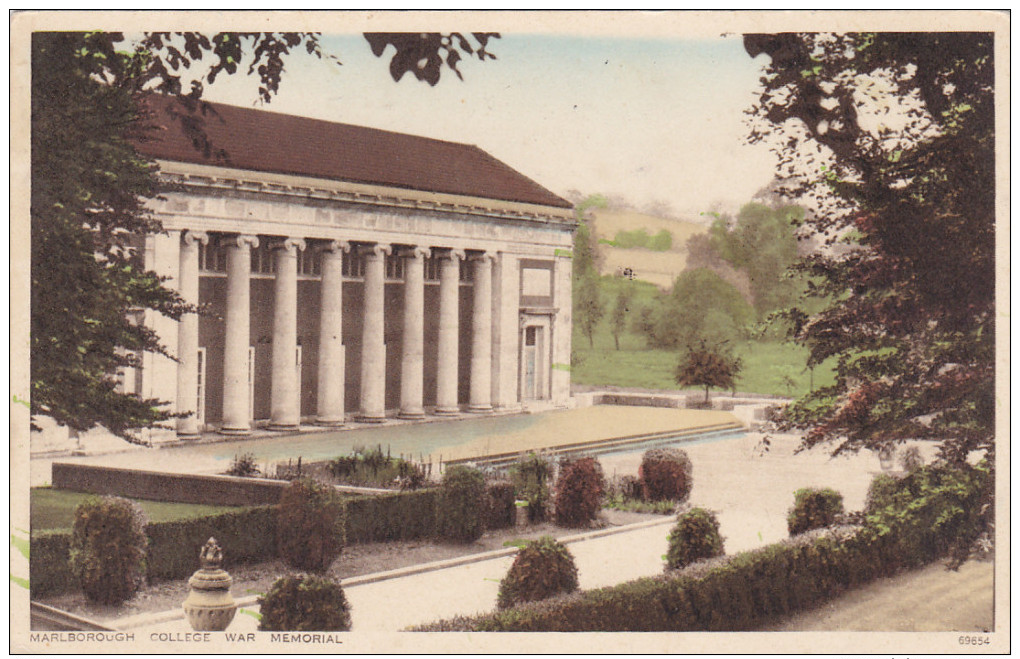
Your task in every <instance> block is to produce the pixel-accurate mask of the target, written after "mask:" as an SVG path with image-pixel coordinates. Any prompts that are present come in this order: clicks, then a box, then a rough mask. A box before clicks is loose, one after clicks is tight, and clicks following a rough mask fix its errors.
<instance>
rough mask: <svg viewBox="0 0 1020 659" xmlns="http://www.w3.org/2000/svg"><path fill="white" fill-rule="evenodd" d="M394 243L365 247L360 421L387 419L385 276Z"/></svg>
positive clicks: (380, 421) (362, 252) (362, 253)
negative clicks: (387, 260)
mask: <svg viewBox="0 0 1020 659" xmlns="http://www.w3.org/2000/svg"><path fill="white" fill-rule="evenodd" d="M389 254H390V246H389V245H384V244H378V243H377V244H375V245H370V246H368V247H364V248H362V249H361V255H362V257H363V258H364V259H365V310H364V322H363V324H362V327H361V411H360V412H359V413H358V420H359V421H362V422H368V423H382V422H383V421H385V420H386V340H385V335H384V332H385V327H386V326H385V316H384V313H385V309H384V306H385V295H384V292H385V288H384V287H385V278H386V257H387V256H388V255H389Z"/></svg>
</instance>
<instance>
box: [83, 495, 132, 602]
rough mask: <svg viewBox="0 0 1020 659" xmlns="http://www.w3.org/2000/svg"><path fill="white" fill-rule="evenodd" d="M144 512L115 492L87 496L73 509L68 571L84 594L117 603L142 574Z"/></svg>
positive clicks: (126, 595) (96, 600)
mask: <svg viewBox="0 0 1020 659" xmlns="http://www.w3.org/2000/svg"><path fill="white" fill-rule="evenodd" d="M145 524H146V519H145V514H144V513H143V512H142V510H141V508H139V507H138V506H137V505H136V504H135V503H133V502H131V501H128V500H127V499H122V498H120V497H90V498H89V499H86V500H85V501H83V502H82V503H81V504H80V505H79V506H78V508H77V509H75V511H74V527H73V529H72V531H71V547H70V563H71V573H72V574H73V575H74V577H75V578H76V579H77V580H78V583H79V585H80V586H81V588H82V590H83V591H84V592H85V595H86V597H88V598H89V599H90V600H92V601H94V602H99V603H101V604H120V603H121V602H123V601H124V600H127V599H129V598H130V597H131V596H132V595H134V594H135V593H136V592H137V591H138V588H139V587H140V586H141V585H142V582H143V581H144V579H145V552H146V546H147V544H148V540H147V538H146V536H145Z"/></svg>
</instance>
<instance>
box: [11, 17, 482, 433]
mask: <svg viewBox="0 0 1020 659" xmlns="http://www.w3.org/2000/svg"><path fill="white" fill-rule="evenodd" d="M496 36H498V35H494V34H491V33H476V34H473V35H472V37H471V39H473V40H474V42H475V43H476V45H474V46H472V43H471V39H468V38H466V37H463V36H461V35H459V34H450V35H437V34H424V35H423V34H421V33H414V34H406V35H389V36H388V37H385V38H381V40H382V41H387V43H388V44H390V45H392V46H394V48H395V51H396V54H395V55H394V56H393V62H391V67H390V71H391V74H392V75H393V77H394V78H395V79H399V77H400V76H401V75H403V73H404V72H406V71H408V70H411V71H412V72H414V73H415V75H416V76H417V77H418V78H419V79H422V80H425V81H427V82H429V84H436V82H438V78H439V74H440V71H441V70H442V68H443V66H444V65H445V66H446V67H447V68H448V69H450V70H452V71H454V72H455V73H456V74H457V75H458V76H460V72H459V70H458V68H457V65H458V62H459V60H460V56H459V55H457V54H456V53H457V52H458V51H459V52H461V53H465V54H468V55H472V54H473V55H475V56H477V57H479V59H482V60H485V59H492V58H493V56H492V55H491V53H488V51H486V49H485V47H486V45H487V43H488V41H489V39H491V38H493V37H496ZM376 37H377V35H366V38H367V39H368V40H369V43H370V45H371V47H372V48H373V50H376V49H377V48H378V43H380V39H379V38H376ZM383 49H385V46H384V47H383ZM292 52H303V53H306V54H309V55H312V56H316V57H323V53H322V52H321V50H320V48H319V42H318V36H317V35H316V34H311V33H239V32H221V33H217V34H214V35H212V36H208V35H204V34H200V33H196V32H183V33H172V34H171V33H166V32H150V33H145V34H143V35H141V36H140V37H138V38H137V39H135V40H134V41H132V42H129V41H128V40H126V39H125V37H124V36H123V35H122V34H119V33H107V32H89V33H85V32H75V33H58V32H36V33H34V34H33V38H32V64H31V66H32V86H31V94H32V131H31V132H32V134H31V148H32V163H31V176H32V193H31V237H32V247H31V250H32V252H31V283H32V292H31V346H30V360H31V374H30V378H31V394H30V397H31V401H30V407H31V413H32V416H33V418H35V417H37V416H39V415H45V416H49V417H52V418H53V419H54V420H56V421H57V422H58V423H61V424H63V425H66V426H68V427H69V428H71V429H72V430H75V431H83V430H87V429H89V428H92V427H94V426H97V425H101V426H104V427H105V428H107V429H108V430H110V431H111V432H113V433H115V434H116V435H118V436H120V437H123V438H125V439H127V440H129V441H139V438H138V436H137V434H136V433H135V431H136V430H137V429H139V428H146V427H153V426H159V425H162V424H164V422H166V421H168V420H170V419H171V418H172V416H173V415H172V414H171V413H170V412H169V411H167V410H166V409H165V405H166V403H165V402H163V401H159V400H155V399H141V398H138V397H137V396H134V395H131V394H126V393H121V392H119V391H117V381H116V372H117V371H118V370H119V369H121V368H124V367H135V366H138V365H139V364H140V355H142V354H143V353H160V354H167V352H166V347H165V346H162V345H161V344H160V342H159V340H158V337H157V336H156V335H155V334H154V333H153V332H152V331H151V330H150V329H149V328H148V327H146V326H145V325H144V324H143V323H141V322H138V320H139V317H140V316H141V315H142V314H143V313H145V312H155V313H158V314H163V315H165V316H167V317H170V318H174V319H176V318H179V317H180V315H181V314H182V313H184V312H185V311H186V309H187V307H186V306H185V305H184V304H182V301H181V299H180V298H179V296H178V295H177V294H176V293H174V292H173V291H171V290H170V289H168V288H166V287H165V286H164V285H163V283H164V282H163V281H162V280H161V279H160V277H159V276H157V275H156V274H155V273H153V272H150V271H146V270H145V269H144V268H143V264H142V262H141V260H140V257H139V256H138V251H139V250H138V248H139V247H140V246H141V245H142V244H143V241H144V236H145V235H146V234H152V233H158V232H160V231H161V230H162V227H161V225H160V224H159V222H158V221H157V220H156V219H155V218H154V217H153V216H152V215H150V214H149V213H148V212H147V210H146V206H145V204H146V200H147V199H151V198H153V197H155V196H157V195H158V194H159V192H160V190H161V184H160V181H159V179H158V178H157V174H158V170H157V167H156V166H155V164H154V163H153V162H151V161H149V160H148V159H146V158H144V157H142V156H140V155H139V154H138V153H137V152H136V151H135V149H134V147H133V144H135V143H137V142H139V141H141V140H144V139H146V135H147V134H148V131H149V130H150V126H149V125H148V119H147V117H146V116H145V114H144V112H143V111H142V110H140V107H141V106H140V101H141V99H142V98H144V96H145V95H146V94H149V93H162V94H167V95H170V96H173V97H175V98H177V99H178V101H179V104H180V106H181V110H182V111H181V112H180V113H179V114H178V120H180V121H181V122H182V125H183V127H184V128H185V130H186V131H187V133H188V134H189V136H190V137H191V138H192V140H193V142H194V144H195V147H196V148H198V149H202V150H204V151H206V152H209V151H210V150H211V149H212V148H214V147H215V148H221V149H222V148H223V147H224V145H211V144H209V142H208V140H207V139H206V138H205V135H204V132H203V130H202V120H201V118H200V117H201V115H202V113H197V116H198V117H199V118H197V119H196V118H195V117H196V115H195V114H192V113H191V112H187V110H194V109H196V108H201V107H203V106H202V102H201V97H202V92H203V90H204V85H206V84H212V83H214V82H215V80H216V79H217V78H218V77H219V76H221V75H224V74H225V75H231V74H235V73H237V72H239V71H241V70H246V71H247V74H248V75H252V76H255V77H256V78H257V80H258V81H259V89H258V95H259V97H260V98H261V99H262V101H264V102H268V101H269V100H271V98H272V97H273V95H274V94H275V93H276V92H277V90H278V89H279V85H280V83H281V80H282V77H283V71H284V66H283V65H284V61H285V59H286V57H287V56H288V55H290V54H291V53H292ZM377 54H379V55H381V54H382V53H381V51H380V52H377ZM435 54H441V55H442V57H441V61H440V63H439V64H438V65H437V64H436V63H435V57H433V55H435ZM423 55H424V56H425V60H426V62H425V64H423V65H420V64H419V63H420V62H421V60H422V57H421V56H423ZM334 59H335V58H334ZM242 63H244V64H242ZM245 65H246V66H245ZM193 66H194V69H193V68H192V67H193ZM200 67H205V68H204V69H202V70H201V71H198V72H196V70H198V69H199V68H200ZM185 75H186V76H187V77H184V76H185ZM186 83H187V84H186ZM185 87H187V88H185Z"/></svg>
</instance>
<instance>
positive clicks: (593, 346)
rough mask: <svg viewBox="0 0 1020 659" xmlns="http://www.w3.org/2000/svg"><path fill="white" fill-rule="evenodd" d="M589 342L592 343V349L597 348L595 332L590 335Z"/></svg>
mask: <svg viewBox="0 0 1020 659" xmlns="http://www.w3.org/2000/svg"><path fill="white" fill-rule="evenodd" d="M588 343H589V344H590V345H591V348H592V350H594V349H595V332H592V333H591V334H589V335H588Z"/></svg>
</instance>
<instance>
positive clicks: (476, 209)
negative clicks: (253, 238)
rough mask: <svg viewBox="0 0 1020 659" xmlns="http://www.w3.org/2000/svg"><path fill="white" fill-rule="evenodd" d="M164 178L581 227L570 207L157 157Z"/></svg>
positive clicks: (195, 185)
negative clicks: (184, 161)
mask: <svg viewBox="0 0 1020 659" xmlns="http://www.w3.org/2000/svg"><path fill="white" fill-rule="evenodd" d="M157 163H158V164H159V167H160V178H161V179H162V180H163V181H165V182H167V183H171V184H176V185H180V186H183V187H184V188H190V189H195V190H231V191H237V192H249V193H254V194H260V195H269V196H283V197H297V198H303V199H316V200H323V201H337V202H345V203H354V204H365V205H370V206H381V207H390V208H404V209H414V210H426V211H441V212H448V213H457V214H461V215H474V216H482V217H492V218H499V219H509V220H521V221H524V222H527V223H529V224H547V225H550V224H551V225H561V226H563V227H564V228H565V229H566V228H569V229H573V227H574V226H576V225H577V221H576V220H575V219H574V215H573V212H572V210H571V209H565V208H557V207H555V206H541V205H538V204H525V203H518V202H512V201H503V200H500V199H487V198H484V197H468V196H462V195H453V194H445V193H437V192H425V191H421V190H411V189H404V188H394V187H389V186H381V185H368V184H362V183H352V182H348V181H334V180H329V179H317V178H310V177H304V176H293V175H289V174H274V173H267V172H257V171H252V170H243V169H233V168H228V167H217V166H211V165H199V164H193V163H182V162H176V161H168V160H157Z"/></svg>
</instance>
